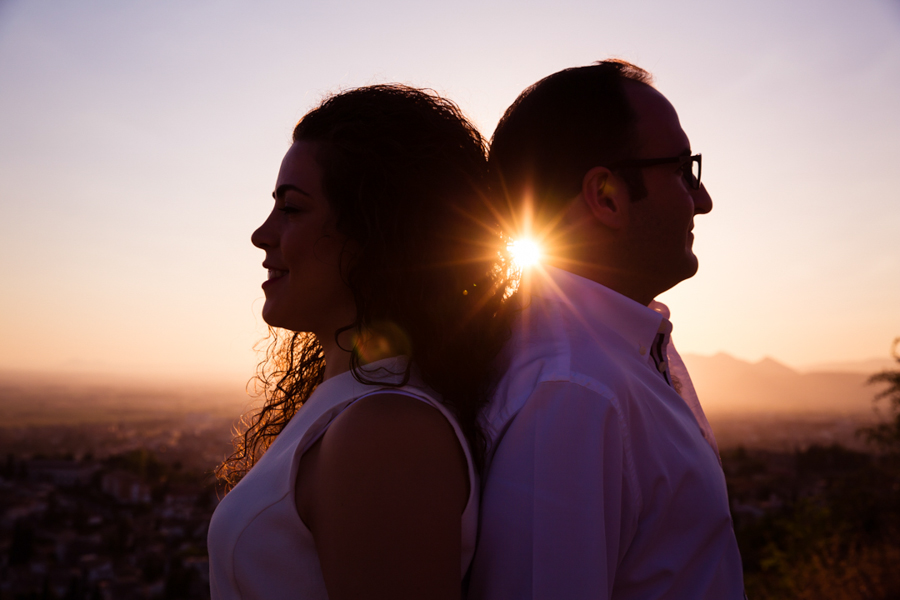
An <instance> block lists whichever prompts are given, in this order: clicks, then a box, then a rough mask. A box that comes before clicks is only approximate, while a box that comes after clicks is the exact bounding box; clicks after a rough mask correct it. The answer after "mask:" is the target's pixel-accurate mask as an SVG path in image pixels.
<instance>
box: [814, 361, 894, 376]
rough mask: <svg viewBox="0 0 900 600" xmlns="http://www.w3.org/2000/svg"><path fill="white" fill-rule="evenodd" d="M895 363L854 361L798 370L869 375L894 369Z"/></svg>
mask: <svg viewBox="0 0 900 600" xmlns="http://www.w3.org/2000/svg"><path fill="white" fill-rule="evenodd" d="M896 368H897V361H895V360H894V359H892V358H870V359H868V360H854V361H843V362H829V363H817V364H813V365H808V366H805V367H802V368H801V369H799V370H800V371H801V372H803V373H819V372H822V371H827V372H844V373H865V374H867V375H871V374H872V373H878V372H879V371H884V370H887V369H896Z"/></svg>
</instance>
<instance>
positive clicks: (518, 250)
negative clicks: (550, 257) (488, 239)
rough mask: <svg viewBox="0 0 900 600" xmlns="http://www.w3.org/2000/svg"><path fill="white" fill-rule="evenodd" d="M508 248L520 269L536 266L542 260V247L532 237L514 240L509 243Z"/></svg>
mask: <svg viewBox="0 0 900 600" xmlns="http://www.w3.org/2000/svg"><path fill="white" fill-rule="evenodd" d="M506 248H507V250H509V253H510V254H511V255H512V259H513V261H514V262H515V263H516V266H517V267H518V268H520V269H525V268H528V267H531V266H534V265H536V264H537V263H538V262H540V260H541V247H540V246H539V245H538V243H537V242H535V241H534V240H532V239H529V238H522V239H518V240H513V241H511V242H510V243H509V244H507V246H506Z"/></svg>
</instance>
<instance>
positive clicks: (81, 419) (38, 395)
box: [0, 371, 251, 427]
mask: <svg viewBox="0 0 900 600" xmlns="http://www.w3.org/2000/svg"><path fill="white" fill-rule="evenodd" d="M250 403H251V398H250V397H249V396H248V395H247V393H246V392H245V391H244V389H243V387H242V386H240V385H235V384H232V383H223V384H221V385H216V384H177V383H165V382H159V383H150V382H147V381H146V380H144V381H138V380H129V379H125V378H122V377H102V376H96V375H92V376H85V375H79V374H59V373H33V372H32V373H26V372H15V371H0V427H3V426H19V425H59V424H75V423H98V422H119V421H137V420H148V419H161V418H169V417H173V416H183V415H187V414H194V413H202V414H210V415H219V416H234V417H237V416H239V415H240V414H242V413H243V412H245V410H246V408H247V407H248V406H249V405H250Z"/></svg>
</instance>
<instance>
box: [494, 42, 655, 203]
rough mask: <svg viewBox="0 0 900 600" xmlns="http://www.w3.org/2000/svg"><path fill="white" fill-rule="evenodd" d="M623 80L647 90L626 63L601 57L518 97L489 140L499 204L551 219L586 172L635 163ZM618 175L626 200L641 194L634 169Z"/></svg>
mask: <svg viewBox="0 0 900 600" xmlns="http://www.w3.org/2000/svg"><path fill="white" fill-rule="evenodd" d="M625 81H636V82H638V83H642V84H644V85H651V82H652V77H651V75H650V73H648V72H647V71H645V70H644V69H641V68H640V67H638V66H635V65H633V64H631V63H628V62H625V61H621V60H605V61H600V62H597V63H595V64H593V65H589V66H585V67H574V68H570V69H565V70H563V71H559V72H558V73H554V74H553V75H550V76H549V77H545V78H544V79H541V80H540V81H538V82H537V83H535V84H534V85H532V86H531V87H529V88H528V89H526V90H525V91H524V92H522V93H521V94H520V95H519V97H518V98H517V99H516V101H515V102H514V103H513V104H512V106H510V107H509V108H508V109H507V110H506V113H505V114H504V115H503V118H502V119H500V123H499V124H498V125H497V129H496V130H495V131H494V136H493V138H492V140H491V152H490V163H491V167H492V170H493V172H494V175H495V177H496V178H497V186H496V192H497V193H498V194H499V196H500V198H498V200H499V201H500V202H501V203H503V201H504V200H505V203H506V204H507V205H508V206H507V207H506V208H508V209H512V210H513V211H515V212H514V214H520V213H519V210H520V209H521V203H522V202H523V201H525V199H526V198H530V199H531V201H532V202H533V204H534V208H535V212H536V213H538V214H543V215H545V216H546V217H551V216H555V214H556V213H558V212H559V210H561V209H562V208H563V207H564V206H566V204H567V203H568V201H569V200H571V199H572V198H573V197H574V196H576V195H577V194H578V193H580V192H581V185H582V180H583V178H584V175H585V173H587V172H588V171H589V170H590V169H592V168H593V167H596V166H603V165H608V164H611V163H612V162H614V161H616V160H623V159H627V158H633V157H632V156H631V153H632V152H633V151H634V150H635V148H634V143H635V140H634V128H635V121H636V115H635V112H634V110H633V109H632V107H631V103H630V102H629V100H628V97H627V96H626V94H625V85H624V82H625ZM622 176H623V177H624V178H625V180H626V183H627V184H628V189H629V192H630V193H631V197H632V200H636V199H638V198H640V197H641V196H642V195H644V194H645V193H646V191H645V190H644V186H643V179H642V178H641V174H640V172H639V171H631V172H623V173H622ZM504 212H505V211H504Z"/></svg>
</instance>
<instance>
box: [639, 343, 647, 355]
mask: <svg viewBox="0 0 900 600" xmlns="http://www.w3.org/2000/svg"><path fill="white" fill-rule="evenodd" d="M638 352H640V353H641V356H644V355H645V354H647V348H646V347H644V345H643V344H641V345H640V346H639V347H638Z"/></svg>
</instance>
